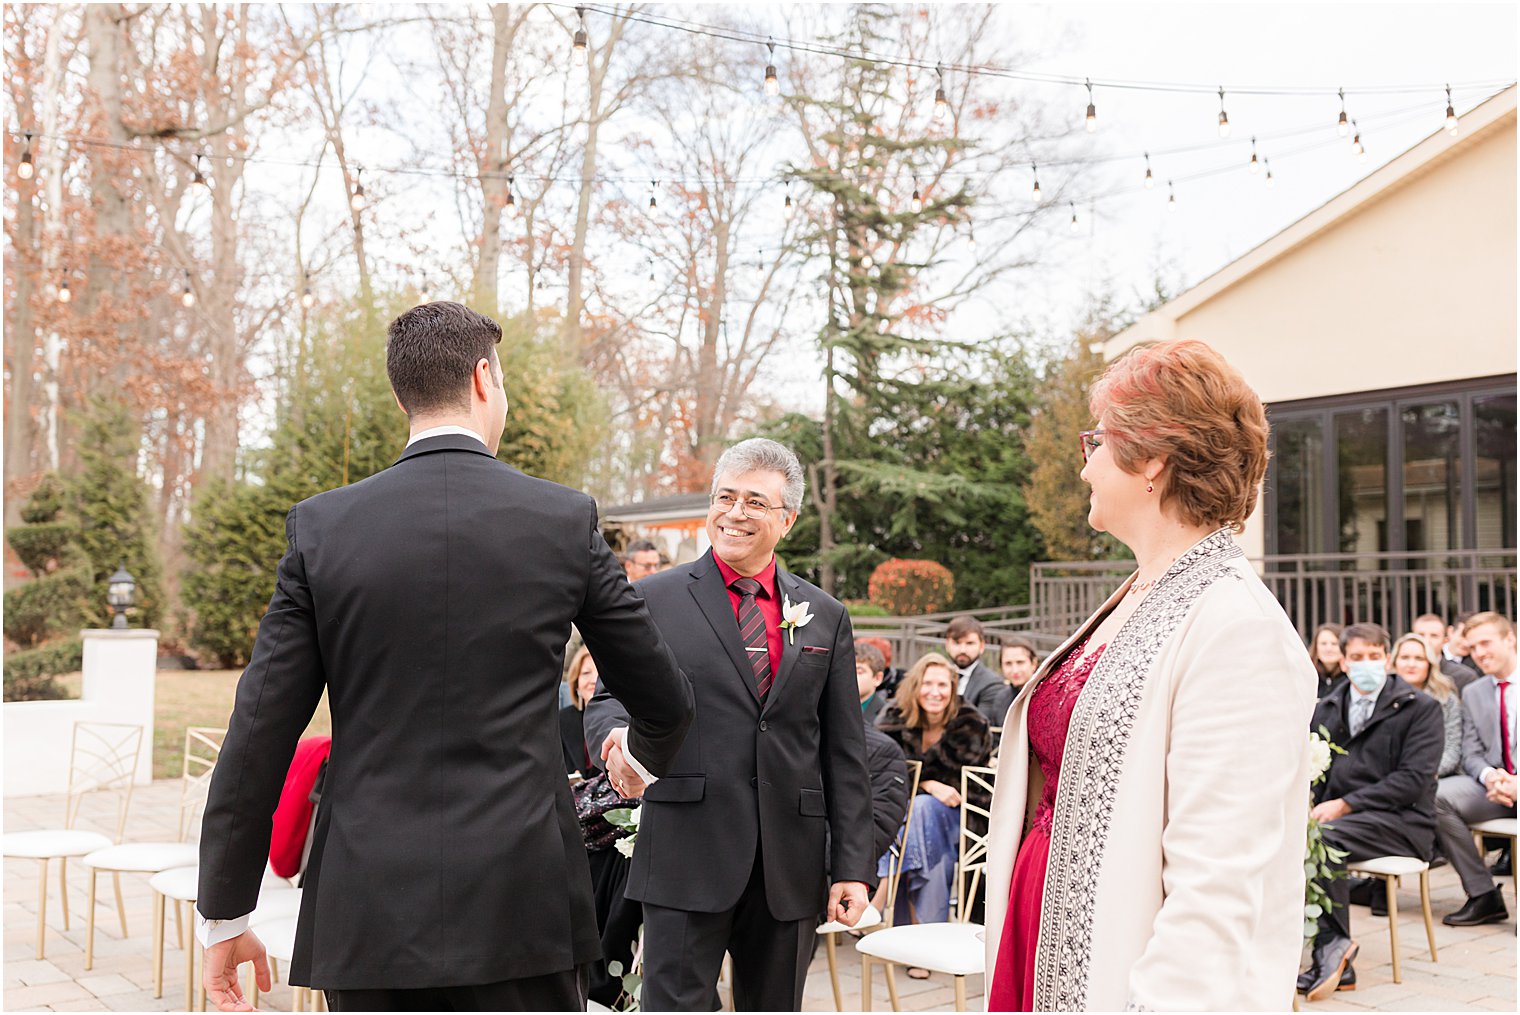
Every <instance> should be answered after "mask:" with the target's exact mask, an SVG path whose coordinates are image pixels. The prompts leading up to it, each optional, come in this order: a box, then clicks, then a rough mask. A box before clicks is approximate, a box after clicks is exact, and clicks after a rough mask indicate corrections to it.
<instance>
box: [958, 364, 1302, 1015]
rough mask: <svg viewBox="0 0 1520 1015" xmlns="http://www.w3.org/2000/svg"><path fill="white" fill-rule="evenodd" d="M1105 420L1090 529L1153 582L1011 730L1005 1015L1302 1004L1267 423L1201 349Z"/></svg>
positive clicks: (1005, 798)
mask: <svg viewBox="0 0 1520 1015" xmlns="http://www.w3.org/2000/svg"><path fill="white" fill-rule="evenodd" d="M1090 408H1091V410H1092V414H1093V416H1094V417H1095V418H1096V419H1097V426H1096V427H1095V428H1094V429H1092V430H1088V431H1084V432H1083V433H1081V434H1080V435H1077V434H1073V435H1072V436H1073V441H1074V443H1075V442H1076V441H1077V440H1080V442H1081V451H1082V457H1083V459H1084V465H1083V467H1082V471H1081V478H1082V480H1083V481H1084V482H1086V483H1087V484H1088V485H1089V486H1090V487H1091V488H1092V497H1091V502H1090V507H1089V511H1088V516H1087V520H1088V524H1090V525H1091V526H1092V527H1093V528H1094V529H1096V530H1098V531H1100V532H1108V533H1110V534H1111V535H1113V536H1114V537H1115V538H1116V539H1118V540H1119V541H1120V542H1122V543H1124V544H1125V545H1126V546H1128V547H1129V548H1130V550H1131V551H1132V552H1133V553H1134V555H1135V562H1136V564H1137V568H1136V571H1135V573H1134V574H1132V575H1131V576H1130V577H1129V578H1128V579H1127V580H1126V581H1125V582H1124V583H1123V584H1122V585H1121V586H1120V587H1119V589H1118V591H1116V592H1115V593H1114V594H1113V595H1112V596H1110V597H1109V598H1108V600H1107V602H1105V603H1104V604H1103V605H1102V606H1101V607H1100V608H1099V609H1098V611H1097V612H1096V613H1094V614H1093V616H1092V617H1091V618H1089V619H1088V620H1087V621H1086V622H1085V623H1083V624H1082V625H1081V626H1080V627H1079V628H1078V629H1077V630H1076V632H1075V633H1074V634H1072V636H1071V637H1070V638H1069V639H1068V640H1067V641H1066V643H1065V644H1064V645H1063V646H1062V647H1061V648H1060V649H1058V650H1057V651H1055V652H1053V653H1051V654H1050V656H1049V657H1048V658H1047V659H1046V660H1045V662H1044V663H1043V664H1042V665H1041V666H1040V668H1039V669H1038V670H1037V671H1036V672H1035V674H1034V676H1033V677H1031V678H1030V680H1029V681H1028V683H1026V684H1025V686H1024V689H1023V691H1022V692H1021V693H1020V695H1019V697H1018V698H1017V699H1016V700H1015V701H1014V703H1013V705H1012V707H1011V708H1010V709H1009V710H1008V715H1007V718H1006V719H1005V720H1004V722H1003V729H1004V741H1003V746H1002V752H1001V755H1000V760H999V763H998V780H997V783H998V785H997V792H996V794H995V799H994V802H993V816H992V821H991V833H990V834H991V837H992V838H991V849H990V860H989V864H988V872H987V931H988V933H987V934H986V944H987V969H988V971H989V972H990V973H991V974H992V975H991V977H990V980H989V983H990V987H989V990H988V1007H989V1008H990V1010H992V1011H1077V1010H1085V1009H1097V1010H1120V1009H1125V1008H1153V1009H1171V1010H1185V1009H1194V1010H1196V1009H1213V1010H1246V1009H1264V1008H1276V1009H1280V1010H1287V1009H1288V1008H1289V1006H1290V1005H1291V1004H1292V1001H1293V990H1294V979H1295V974H1296V973H1297V971H1298V960H1299V955H1300V950H1301V946H1302V935H1303V925H1304V916H1303V907H1304V871H1303V862H1304V828H1305V822H1306V820H1307V815H1308V808H1309V778H1310V775H1309V755H1308V752H1307V746H1308V744H1307V738H1308V723H1309V716H1310V713H1311V711H1312V709H1313V707H1314V699H1315V693H1314V692H1315V675H1314V669H1313V667H1312V665H1311V664H1310V662H1309V659H1308V657H1307V655H1306V654H1305V653H1304V649H1303V643H1302V642H1300V641H1299V639H1298V635H1297V633H1296V632H1295V631H1294V629H1293V627H1292V625H1291V624H1290V623H1289V622H1288V619H1287V617H1286V616H1285V615H1284V614H1283V611H1282V608H1281V607H1280V606H1279V605H1278V604H1277V601H1276V600H1275V599H1273V598H1272V595H1271V594H1270V593H1269V592H1268V591H1267V589H1266V587H1265V586H1264V585H1263V584H1262V583H1261V581H1260V579H1259V578H1257V576H1256V573H1255V571H1253V570H1252V569H1251V567H1250V565H1249V564H1248V563H1247V562H1246V559H1245V556H1244V555H1243V554H1242V552H1241V550H1240V548H1239V547H1237V546H1236V545H1235V540H1234V535H1235V534H1236V533H1238V532H1240V531H1241V530H1242V529H1243V528H1244V525H1245V521H1246V519H1247V518H1248V517H1249V516H1250V514H1251V512H1252V510H1253V509H1254V507H1255V505H1256V497H1257V489H1258V487H1259V485H1260V483H1261V481H1262V477H1263V475H1264V474H1265V472H1266V467H1267V420H1266V414H1265V412H1264V410H1263V408H1262V404H1261V400H1260V399H1259V398H1257V396H1256V393H1255V392H1254V391H1252V390H1251V389H1250V387H1248V386H1247V385H1246V383H1245V381H1244V380H1243V379H1242V378H1241V376H1240V374H1239V373H1237V372H1236V371H1235V370H1234V368H1232V367H1231V366H1230V365H1229V364H1228V363H1226V362H1225V361H1224V359H1223V357H1221V356H1220V355H1219V354H1218V353H1217V352H1215V351H1214V350H1213V349H1211V348H1210V347H1209V346H1207V345H1205V344H1203V343H1202V342H1192V341H1187V342H1166V343H1161V344H1156V345H1150V346H1143V347H1140V348H1137V349H1135V350H1133V351H1131V352H1130V353H1128V354H1127V355H1125V356H1123V357H1122V358H1120V359H1119V360H1117V361H1115V362H1114V363H1113V364H1111V365H1110V367H1109V368H1108V370H1107V372H1106V373H1105V374H1104V375H1103V377H1102V378H1101V379H1099V381H1098V382H1097V384H1096V385H1094V387H1093V389H1092V392H1091V397H1090ZM1073 450H1074V451H1075V448H1074V449H1073Z"/></svg>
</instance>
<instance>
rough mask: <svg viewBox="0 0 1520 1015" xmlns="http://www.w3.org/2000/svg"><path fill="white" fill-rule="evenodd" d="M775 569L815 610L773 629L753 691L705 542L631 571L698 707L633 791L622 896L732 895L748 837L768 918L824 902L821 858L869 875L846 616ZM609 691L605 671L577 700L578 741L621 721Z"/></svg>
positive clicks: (865, 784) (860, 742)
mask: <svg viewBox="0 0 1520 1015" xmlns="http://www.w3.org/2000/svg"><path fill="white" fill-rule="evenodd" d="M776 580H777V584H778V585H779V586H780V588H781V591H782V593H783V594H784V595H785V596H787V597H788V598H790V599H791V601H792V602H794V603H796V602H807V603H808V604H810V606H811V609H812V614H813V620H812V622H811V623H809V624H808V625H807V626H806V627H803V628H800V629H797V630H796V631H795V638H787V637H783V639H782V646H783V651H782V654H781V664H780V666H779V667H778V669H777V673H776V680H775V684H774V685H773V686H772V688H771V691H770V694H768V695H767V696H766V699H765V703H764V705H762V704H761V702H760V698H759V696H758V692H757V690H756V688H755V685H754V680H753V678H752V677H751V675H750V667H749V662H748V660H747V659H746V657H745V651H744V642H743V641H742V640H741V639H740V637H739V623H738V621H737V619H736V618H735V616H734V608H733V605H732V604H731V603H730V602H729V598H728V591H727V589H725V588H724V585H723V576H722V574H721V572H719V570H718V565H717V562H716V561H714V560H713V556H712V553H711V551H709V552H708V553H707V554H705V555H704V556H703V557H702V558H701V559H700V560H697V561H694V562H693V563H690V564H685V565H682V566H680V567H675V568H671V569H670V570H668V571H662V572H660V573H659V574H655V575H651V576H650V577H648V578H645V579H643V580H642V581H640V582H639V583H638V586H637V591H639V592H640V593H642V594H643V596H644V598H645V599H646V600H647V601H648V603H649V612H650V615H651V616H653V617H654V620H655V623H656V624H658V625H659V627H660V630H661V631H662V632H663V633H664V635H665V640H666V641H667V642H669V644H670V647H671V648H672V649H674V650H675V654H676V658H677V659H678V660H679V661H680V664H681V669H682V670H683V671H684V672H685V673H686V675H687V677H689V678H690V679H691V683H692V688H693V690H694V691H695V692H696V701H697V708H696V719H695V721H694V722H693V723H692V727H691V732H690V734H689V735H688V736H687V738H686V742H685V743H684V744H682V746H681V750H680V753H679V754H678V755H677V756H676V760H675V762H674V764H672V765H671V768H670V773H669V774H668V775H666V776H664V777H663V778H661V779H660V780H659V781H658V782H656V783H655V784H654V785H652V786H650V787H649V789H648V790H647V791H646V792H645V794H644V810H643V814H642V816H641V819H640V823H639V839H638V845H637V846H636V847H635V848H634V853H633V864H632V867H631V869H630V871H629V874H628V887H627V896H628V898H630V899H634V900H636V901H639V902H648V903H653V904H654V905H658V906H665V907H668V908H671V909H684V910H687V911H688V912H696V913H719V912H723V911H724V910H727V909H731V908H732V907H733V906H734V905H735V904H736V903H737V902H738V901H739V897H740V895H741V894H742V893H743V892H744V888H745V886H746V885H747V884H748V883H749V878H750V872H751V870H752V869H753V867H754V859H755V850H756V849H760V850H761V853H762V856H763V857H764V863H765V888H766V901H767V902H768V903H769V905H770V910H771V915H772V916H774V917H775V918H776V919H778V920H802V919H812V918H813V917H814V916H816V915H817V914H818V913H819V912H820V911H821V910H822V908H823V904H824V901H825V898H826V893H827V884H826V879H825V872H826V871H830V872H832V876H833V878H834V880H836V881H864V882H866V883H872V882H874V881H875V880H876V866H875V860H876V858H875V857H874V856H872V855H871V850H872V844H871V784H870V780H869V777H868V776H867V774H866V763H865V746H864V743H865V730H864V725H863V723H862V721H861V715H860V695H859V691H858V688H857V685H856V682H855V642H854V638H853V636H852V633H851V628H850V617H849V614H848V613H846V612H845V609H844V607H843V606H842V605H841V604H840V603H839V601H838V600H836V599H834V598H833V597H831V596H828V595H825V594H824V593H823V591H822V590H820V589H818V588H817V587H815V586H813V585H810V584H808V583H807V582H805V581H803V580H802V579H800V578H798V577H797V576H796V575H793V574H789V573H788V572H787V571H785V570H784V569H783V568H782V567H781V566H780V565H779V564H778V565H777V567H776ZM602 674H603V676H604V677H606V676H607V675H608V674H607V673H606V671H605V670H604V671H602ZM618 698H619V694H618V689H617V687H616V686H614V684H613V683H612V682H611V681H610V680H609V681H608V683H607V688H606V690H605V691H604V692H602V693H599V694H597V696H596V697H594V698H592V699H591V702H590V704H588V705H587V706H586V741H587V743H590V744H593V745H598V746H599V745H600V744H601V743H602V741H603V740H604V739H605V738H606V736H607V734H608V733H609V732H611V731H612V730H613V729H615V728H617V727H618V726H622V725H625V724H626V723H627V721H628V720H627V717H626V716H627V713H626V710H625V709H624V707H623V706H624V704H625V703H622V702H620V701H619V700H618ZM634 754H635V756H636V757H639V756H638V751H637V748H635V749H634ZM639 760H640V761H643V758H642V757H639ZM825 828H827V830H828V832H829V837H828V849H829V851H830V855H828V856H826V854H825Z"/></svg>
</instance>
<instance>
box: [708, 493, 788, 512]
mask: <svg viewBox="0 0 1520 1015" xmlns="http://www.w3.org/2000/svg"><path fill="white" fill-rule="evenodd" d="M707 500H708V502H709V503H711V504H712V506H713V507H715V508H717V509H718V510H719V511H721V512H722V513H723V514H728V513H729V512H730V511H732V510H733V509H734V505H735V504H742V505H743V507H742V510H743V512H744V517H746V518H765V517H767V516H768V515H769V514H770V513H771V512H772V511H785V510H786V506H785V505H782V506H780V507H778V506H776V505H774V504H768V503H766V502H765V501H763V500H761V499H760V498H759V497H748V498H745V499H744V500H742V501H741V500H740V499H739V498H737V497H735V496H734V495H733V494H731V493H715V494H713V495H712V496H711V497H709V498H707Z"/></svg>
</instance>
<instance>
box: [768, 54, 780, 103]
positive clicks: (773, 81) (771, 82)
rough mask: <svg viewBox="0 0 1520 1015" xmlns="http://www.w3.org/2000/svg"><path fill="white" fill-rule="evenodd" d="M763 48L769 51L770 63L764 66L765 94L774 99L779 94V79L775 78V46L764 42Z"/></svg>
mask: <svg viewBox="0 0 1520 1015" xmlns="http://www.w3.org/2000/svg"><path fill="white" fill-rule="evenodd" d="M765 46H766V48H767V49H768V50H770V61H769V62H768V63H767V64H766V65H765V94H766V95H767V96H768V97H769V98H772V99H774V98H775V97H776V96H778V95H780V94H781V79H780V78H778V77H777V76H776V44H775V43H774V42H771V41H770V40H766V43H765Z"/></svg>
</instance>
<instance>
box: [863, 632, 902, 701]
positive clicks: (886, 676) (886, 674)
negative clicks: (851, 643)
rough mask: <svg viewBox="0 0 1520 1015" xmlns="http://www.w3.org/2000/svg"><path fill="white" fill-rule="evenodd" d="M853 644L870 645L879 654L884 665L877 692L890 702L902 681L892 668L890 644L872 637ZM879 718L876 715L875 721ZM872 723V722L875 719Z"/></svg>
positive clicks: (898, 673) (900, 673)
mask: <svg viewBox="0 0 1520 1015" xmlns="http://www.w3.org/2000/svg"><path fill="white" fill-rule="evenodd" d="M855 644H856V646H860V645H870V646H871V647H872V648H874V649H876V651H878V652H880V653H881V657H882V659H884V660H886V665H885V666H883V668H882V671H881V672H882V676H881V686H880V687H878V688H877V690H878V691H880V692H881V696H882V699H883V700H885V701H891V700H892V695H894V694H896V693H897V685H898V684H899V683H900V682H901V681H902V670H899V669H894V668H893V666H892V643H891V642H890V641H887V639H885V638H877V637H874V636H873V637H869V638H856V639H855ZM879 718H881V716H880V714H879V713H878V714H877V716H876V719H879ZM872 721H873V722H874V721H875V719H873V720H872Z"/></svg>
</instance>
